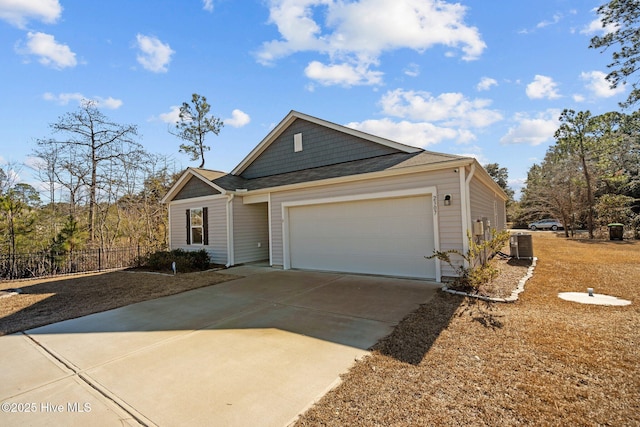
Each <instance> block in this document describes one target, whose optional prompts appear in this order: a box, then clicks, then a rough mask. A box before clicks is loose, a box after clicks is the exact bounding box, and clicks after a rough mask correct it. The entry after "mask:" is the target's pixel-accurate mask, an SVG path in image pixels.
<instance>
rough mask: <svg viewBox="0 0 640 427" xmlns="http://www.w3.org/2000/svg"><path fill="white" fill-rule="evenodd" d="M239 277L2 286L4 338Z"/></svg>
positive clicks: (109, 277) (112, 278) (91, 278)
mask: <svg viewBox="0 0 640 427" xmlns="http://www.w3.org/2000/svg"><path fill="white" fill-rule="evenodd" d="M237 277H238V276H233V275H229V274H219V273H215V272H211V271H207V272H199V273H184V274H178V275H176V276H171V275H161V274H154V273H145V272H128V271H117V272H110V273H97V274H86V275H81V276H66V277H56V278H49V279H39V280H29V281H20V282H0V291H1V290H3V289H9V288H20V289H21V290H22V293H20V294H18V295H14V296H9V297H3V298H0V335H5V334H9V333H13V332H18V331H24V330H26V329H31V328H35V327H38V326H43V325H48V324H50V323H55V322H60V321H62V320H66V319H73V318H76V317H80V316H85V315H87V314H91V313H97V312H100V311H105V310H111V309H113V308H117V307H122V306H124V305H127V304H133V303H136V302H140V301H146V300H150V299H154V298H159V297H163V296H166V295H172V294H177V293H180V292H185V291H188V290H191V289H196V288H201V287H203V286H210V285H215V284H217V283H221V282H224V281H227V280H231V279H235V278H237Z"/></svg>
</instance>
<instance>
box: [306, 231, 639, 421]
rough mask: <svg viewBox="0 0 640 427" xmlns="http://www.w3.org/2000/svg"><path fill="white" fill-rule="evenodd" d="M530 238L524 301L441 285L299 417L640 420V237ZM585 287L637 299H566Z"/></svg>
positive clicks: (549, 235)
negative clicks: (445, 289)
mask: <svg viewBox="0 0 640 427" xmlns="http://www.w3.org/2000/svg"><path fill="white" fill-rule="evenodd" d="M533 243H534V251H535V255H536V256H537V257H538V259H539V260H538V265H537V267H536V270H535V273H534V276H533V278H532V279H530V281H529V282H527V285H526V287H525V289H526V290H525V292H524V293H523V294H521V295H520V300H519V301H518V302H516V303H514V304H500V303H484V302H477V301H476V300H472V299H468V298H463V297H459V296H455V295H449V294H445V293H439V294H438V295H437V296H436V297H435V298H434V300H432V301H431V302H429V303H428V304H425V305H423V306H422V307H421V308H420V309H418V310H417V311H416V312H414V313H412V314H411V315H409V316H408V317H407V318H406V319H405V320H403V322H402V323H401V324H400V325H399V326H398V327H397V328H396V329H395V331H394V332H393V333H392V334H391V335H390V336H388V337H387V338H385V339H384V340H382V341H381V342H380V343H378V344H377V345H376V347H375V349H374V351H373V353H372V355H371V356H369V357H367V358H365V359H364V360H362V361H360V362H357V363H356V365H355V366H354V368H353V369H352V370H351V371H350V372H349V373H348V374H346V375H345V376H344V377H343V382H342V384H341V385H339V386H338V387H337V388H335V389H334V390H332V391H331V392H329V393H328V394H327V395H326V396H325V397H324V398H322V399H321V400H320V402H318V403H317V404H316V405H315V406H314V407H313V408H311V409H310V410H309V411H307V412H306V413H305V414H304V415H303V416H302V417H301V419H300V420H298V423H297V425H299V426H311V425H312V426H317V425H330V426H337V425H350V426H406V425H416V426H417V425H442V426H454V425H455V426H459V425H465V426H466V425H470V426H472V425H489V426H494V425H509V426H512V425H585V426H589V425H594V426H595V425H612V426H632V425H636V426H637V425H640V348H639V346H640V298H638V292H639V291H640V242H628V241H626V242H609V241H596V242H590V241H586V240H566V239H564V238H562V237H560V235H556V234H554V233H547V232H542V233H541V232H538V233H534V240H533ZM588 287H593V288H595V292H596V293H602V294H608V295H613V296H617V297H621V298H624V299H628V300H631V301H632V304H631V305H630V306H625V307H604V306H593V305H581V304H577V303H572V302H568V301H564V300H561V299H559V298H558V297H557V294H558V293H559V292H565V291H574V292H575V291H578V292H586V289H587V288H588Z"/></svg>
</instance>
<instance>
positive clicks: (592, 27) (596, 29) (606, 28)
mask: <svg viewBox="0 0 640 427" xmlns="http://www.w3.org/2000/svg"><path fill="white" fill-rule="evenodd" d="M591 11H592V12H595V13H596V14H597V13H598V8H595V9H592V10H591ZM617 28H618V26H617V25H616V24H609V25H602V17H601V16H598V17H597V18H596V19H594V20H593V21H591V22H589V24H587V25H586V26H585V27H584V28H583V29H582V30H580V34H586V35H594V34H596V33H601V34H609V33H613V32H614V31H615V30H616V29H617Z"/></svg>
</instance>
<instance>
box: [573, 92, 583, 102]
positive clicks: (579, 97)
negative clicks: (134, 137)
mask: <svg viewBox="0 0 640 427" xmlns="http://www.w3.org/2000/svg"><path fill="white" fill-rule="evenodd" d="M572 98H573V100H574V101H575V102H584V101H585V97H584V95H581V94H579V93H574V94H573V96H572Z"/></svg>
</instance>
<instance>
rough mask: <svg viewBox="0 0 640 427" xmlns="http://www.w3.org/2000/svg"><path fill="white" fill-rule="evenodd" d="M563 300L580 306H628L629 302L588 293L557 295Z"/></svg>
mask: <svg viewBox="0 0 640 427" xmlns="http://www.w3.org/2000/svg"><path fill="white" fill-rule="evenodd" d="M558 297H560V298H561V299H563V300H567V301H573V302H579V303H580V304H597V305H629V304H631V301H627V300H626V299H620V298H617V297H612V296H610V295H602V294H594V293H591V294H589V293H588V292H560V293H559V294H558Z"/></svg>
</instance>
